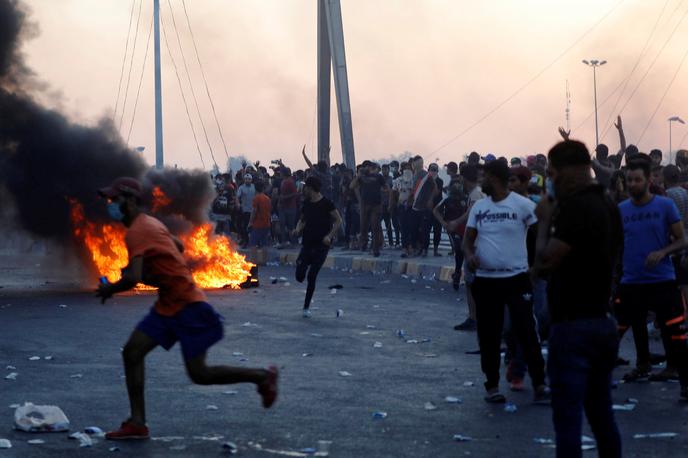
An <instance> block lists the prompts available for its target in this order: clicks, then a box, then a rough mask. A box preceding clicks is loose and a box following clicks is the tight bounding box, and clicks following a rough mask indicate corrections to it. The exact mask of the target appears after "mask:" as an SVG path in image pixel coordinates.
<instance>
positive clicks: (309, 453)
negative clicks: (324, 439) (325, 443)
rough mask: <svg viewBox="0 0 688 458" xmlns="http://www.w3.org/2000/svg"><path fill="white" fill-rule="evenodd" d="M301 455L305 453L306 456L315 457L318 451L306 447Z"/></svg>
mask: <svg viewBox="0 0 688 458" xmlns="http://www.w3.org/2000/svg"><path fill="white" fill-rule="evenodd" d="M300 451H301V453H305V454H306V455H313V454H315V452H316V451H317V450H316V449H315V448H314V447H306V448H302V449H301V450H300Z"/></svg>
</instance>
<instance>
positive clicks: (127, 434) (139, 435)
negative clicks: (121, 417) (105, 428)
mask: <svg viewBox="0 0 688 458" xmlns="http://www.w3.org/2000/svg"><path fill="white" fill-rule="evenodd" d="M148 438H150V435H149V433H148V427H146V426H138V425H135V424H133V423H132V422H130V421H129V420H127V421H125V422H124V423H122V426H120V427H119V429H118V430H117V431H110V432H109V433H107V434H106V435H105V439H107V440H111V441H122V440H145V439H148Z"/></svg>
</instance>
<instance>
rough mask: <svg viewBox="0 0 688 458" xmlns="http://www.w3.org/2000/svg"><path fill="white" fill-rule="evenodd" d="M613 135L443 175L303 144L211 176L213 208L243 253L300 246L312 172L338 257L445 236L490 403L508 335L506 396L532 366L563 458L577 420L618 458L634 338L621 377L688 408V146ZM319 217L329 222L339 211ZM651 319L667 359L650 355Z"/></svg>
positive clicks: (474, 158)
mask: <svg viewBox="0 0 688 458" xmlns="http://www.w3.org/2000/svg"><path fill="white" fill-rule="evenodd" d="M615 126H616V129H617V131H618V134H619V149H618V150H617V152H616V153H614V154H610V149H609V147H608V146H607V145H604V144H599V145H597V146H596V147H595V149H594V153H593V154H591V153H589V152H588V150H587V148H586V147H585V145H584V144H582V143H580V142H577V141H574V140H570V139H569V132H566V131H564V130H563V129H560V130H559V133H560V135H561V136H562V137H563V139H564V141H563V142H561V143H559V144H557V145H555V146H554V147H553V148H552V149H551V150H550V151H549V154H548V155H547V156H546V155H544V154H536V155H529V156H527V157H524V158H518V157H514V158H512V159H511V160H508V159H507V158H506V157H496V156H495V155H494V154H486V155H485V156H481V155H480V154H478V153H477V152H471V153H470V154H469V155H468V156H467V157H466V160H465V161H462V162H460V163H458V164H457V163H456V162H449V163H447V164H445V165H444V170H445V172H446V174H443V176H445V180H443V179H442V178H440V176H439V175H440V173H439V170H440V167H439V164H436V163H430V164H427V166H426V164H425V162H424V159H423V157H422V156H415V157H412V158H409V159H408V160H406V161H401V162H399V161H391V162H389V163H385V164H378V163H375V162H372V161H364V162H362V163H361V164H360V165H357V166H356V168H355V170H354V169H351V168H347V167H346V166H345V165H343V164H334V165H331V166H330V165H328V164H327V163H326V162H323V161H321V162H318V163H317V164H313V163H312V162H311V161H310V160H309V158H308V157H307V155H306V153H305V149H304V152H303V158H304V161H305V167H304V168H303V169H302V170H297V171H296V172H292V170H291V169H290V168H289V167H287V166H286V165H285V164H284V163H282V161H281V160H277V161H273V163H272V164H271V165H270V167H268V168H266V167H264V166H261V165H260V164H259V163H256V164H255V165H248V164H244V166H243V167H242V169H241V170H239V171H237V172H236V174H235V175H234V176H232V175H231V174H222V175H217V176H215V177H213V178H214V180H215V184H216V186H217V191H218V196H217V198H216V199H215V202H214V203H213V208H212V212H213V214H214V217H215V219H216V221H217V232H218V233H230V232H233V233H235V234H236V235H237V237H238V240H239V242H240V244H241V245H242V246H244V247H245V246H249V245H251V246H262V247H264V246H267V245H269V244H273V245H275V246H276V247H290V246H293V245H295V244H297V243H298V240H296V239H295V238H294V236H295V234H298V232H299V231H298V230H297V231H295V229H296V228H297V223H299V215H301V206H302V205H305V204H304V201H303V197H302V194H303V189H304V186H306V187H307V188H308V185H307V184H305V183H306V182H307V180H309V179H310V180H311V181H310V183H314V184H311V185H310V186H311V188H313V189H310V191H309V192H310V193H311V194H313V193H314V192H315V194H317V196H318V197H317V198H318V199H320V198H321V197H324V198H326V199H327V201H330V202H332V204H333V206H334V209H336V210H337V211H336V212H334V213H338V215H341V218H340V217H339V216H338V215H335V216H336V218H335V217H332V219H333V221H334V220H337V219H338V218H340V219H338V221H339V223H341V226H340V225H339V223H337V224H336V225H334V226H332V228H333V229H332V230H333V231H336V232H337V233H336V235H335V236H334V237H333V238H332V246H339V247H340V249H342V250H360V251H363V252H370V253H371V254H372V255H373V256H376V257H377V256H380V253H381V250H382V249H383V248H388V249H393V250H399V251H400V253H399V255H400V256H401V257H404V258H410V257H425V256H428V254H429V253H432V254H433V255H434V256H441V253H440V252H439V246H440V242H441V239H442V235H443V232H444V233H446V236H447V238H448V240H449V242H450V247H451V251H450V255H452V256H453V257H454V261H455V270H454V274H453V284H454V287H455V289H457V290H458V289H459V286H460V284H462V282H463V283H465V286H466V288H465V290H466V299H467V303H468V310H469V316H468V317H467V318H466V320H465V321H464V322H463V323H461V324H458V325H456V326H455V329H456V330H459V331H476V330H477V334H478V342H479V345H480V355H481V367H482V370H483V372H484V373H485V376H486V382H485V389H486V396H485V400H486V401H487V402H492V403H494V402H497V403H500V402H505V400H506V397H505V396H504V395H503V394H502V393H501V392H500V390H499V372H500V365H501V356H500V351H501V346H502V342H505V343H506V347H507V352H506V356H505V358H504V360H505V363H506V366H507V367H506V379H507V382H508V383H509V387H510V390H512V391H522V390H525V389H526V388H525V385H524V378H525V375H526V373H528V374H529V375H530V378H531V381H532V384H533V390H534V399H535V402H538V403H540V402H544V403H549V402H550V401H551V402H552V405H553V407H554V424H555V430H556V432H557V444H558V455H559V456H568V455H566V453H565V452H564V450H578V451H579V450H580V436H581V434H580V432H581V421H582V413H583V412H585V413H586V415H587V417H588V420H589V422H590V424H591V427H592V429H593V432H594V434H595V436H596V439H597V443H598V449H599V451H600V454H601V456H620V454H621V443H620V438H619V437H620V436H619V433H618V428H617V426H616V423H615V421H614V418H613V412H612V408H611V394H610V389H611V386H610V385H611V371H612V369H613V368H614V367H616V366H618V365H627V364H629V362H628V361H624V360H622V359H620V358H619V357H618V342H619V340H620V338H621V337H623V335H624V334H625V333H626V332H627V330H632V333H633V341H634V345H635V351H636V357H637V361H636V364H635V367H634V368H633V369H632V370H630V371H628V372H627V373H626V374H625V375H624V381H625V382H627V383H630V382H635V381H638V380H648V379H649V380H655V381H678V382H679V385H680V399H681V400H684V401H688V346H687V343H686V341H687V339H688V337H687V336H686V328H685V320H686V311H685V310H684V309H685V306H684V304H686V302H688V270H687V268H686V264H688V262H686V261H687V258H688V257H686V256H685V253H684V252H685V250H686V249H687V248H688V243H687V242H686V238H685V235H684V230H685V225H686V224H687V223H688V151H686V150H680V151H678V152H677V153H676V156H675V158H665V157H664V156H663V153H662V151H661V150H658V149H653V150H651V151H650V152H649V154H644V153H642V152H640V151H639V150H638V148H637V147H636V146H635V145H627V144H626V139H625V134H624V130H623V125H622V121H621V118H620V117H619V118H618V119H617V122H616V123H615ZM665 159H669V160H668V161H666V162H668V163H665V161H664V160H665ZM311 177H314V178H311ZM313 180H314V181H313ZM307 190H308V189H307ZM314 190H315V191H314ZM306 194H308V193H306ZM326 210H327V212H324V213H323V215H325V216H323V217H322V218H323V219H327V218H326V216H327V215H328V214H330V213H328V212H333V210H332V209H331V208H330V207H327V208H326ZM334 213H332V214H334ZM383 224H384V230H383ZM328 241H329V236H328ZM325 252H326V251H325ZM315 264H316V266H317V268H316V270H315V274H314V275H317V269H318V268H319V265H318V263H315ZM304 272H305V271H304ZM304 275H305V273H304ZM304 275H302V277H303V276H304ZM583 279H585V284H586V286H585V287H584V288H582V287H581V285H583V283H584V282H583ZM311 280H312V288H314V281H315V278H314V277H313V279H310V278H309V282H311ZM310 287H311V284H310V283H309V288H310ZM311 296H312V291H311ZM308 302H309V299H307V303H308ZM307 308H308V305H306V306H305V314H304V316H310V314H309V312H308V310H307ZM653 326H654V327H655V328H658V329H659V332H660V334H661V338H662V343H663V345H664V349H665V353H666V355H657V354H652V353H650V350H649V341H648V340H649V339H648V332H649V330H650V331H651V328H652V327H653ZM547 344H548V345H549V346H550V349H549V359H548V362H547V370H545V367H546V366H545V361H544V359H543V357H542V352H541V346H542V345H547ZM664 359H666V365H665V367H664V368H663V369H662V370H661V371H659V372H653V371H652V365H653V364H656V363H657V362H658V361H662V360H664ZM546 375H547V377H546ZM548 381H549V384H550V386H551V391H550V386H548V384H547V383H548ZM571 456H578V453H571Z"/></svg>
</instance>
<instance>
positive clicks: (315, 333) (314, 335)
mask: <svg viewBox="0 0 688 458" xmlns="http://www.w3.org/2000/svg"><path fill="white" fill-rule="evenodd" d="M311 337H322V334H318V333H317V332H312V333H311Z"/></svg>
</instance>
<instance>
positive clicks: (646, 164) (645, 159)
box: [626, 153, 652, 179]
mask: <svg viewBox="0 0 688 458" xmlns="http://www.w3.org/2000/svg"><path fill="white" fill-rule="evenodd" d="M651 164H652V161H650V158H649V156H647V155H646V154H641V153H638V154H636V155H635V156H634V157H633V159H631V160H630V161H628V163H627V164H626V169H628V170H642V171H643V175H645V178H647V179H649V178H650V171H651V170H652V168H651V167H652V166H651Z"/></svg>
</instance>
